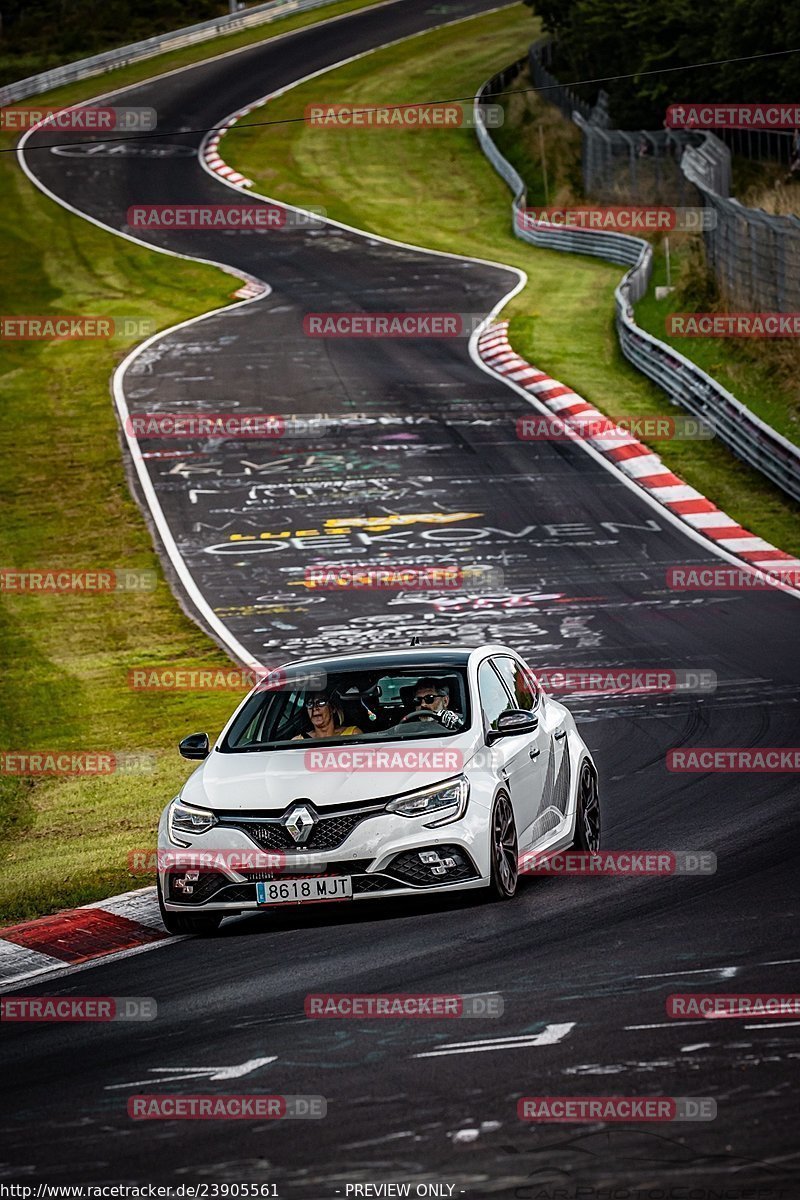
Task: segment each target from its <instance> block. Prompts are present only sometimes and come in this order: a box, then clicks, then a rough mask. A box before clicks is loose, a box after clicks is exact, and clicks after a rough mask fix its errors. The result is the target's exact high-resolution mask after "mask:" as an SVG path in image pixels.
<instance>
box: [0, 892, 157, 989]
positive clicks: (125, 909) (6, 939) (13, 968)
mask: <svg viewBox="0 0 800 1200" xmlns="http://www.w3.org/2000/svg"><path fill="white" fill-rule="evenodd" d="M169 936H170V935H169V934H168V933H167V932H166V930H165V929H164V926H163V925H162V924H161V915H160V913H159V910H158V899H157V897H156V889H155V888H154V887H147V888H140V889H138V890H137V891H135V892H123V893H122V895H120V896H110V897H109V899H108V900H100V901H98V902H97V903H96V904H88V905H86V906H85V907H83V908H71V909H67V910H66V911H64V912H59V913H54V914H53V915H52V916H50V917H39V918H38V919H37V920H35V921H25V922H23V923H22V924H21V925H11V926H7V927H6V928H5V929H0V987H2V986H3V985H4V984H9V983H13V982H17V981H18V980H22V979H30V980H31V981H33V979H35V978H36V977H37V976H46V975H47V974H48V973H49V972H51V971H53V970H55V969H57V968H63V967H70V966H76V965H78V964H81V963H86V962H89V961H91V960H92V959H95V958H105V957H106V956H107V955H109V954H117V953H119V952H120V951H126V950H127V951H130V950H134V949H137V948H138V947H140V946H148V945H151V944H152V943H154V942H161V941H164V939H165V938H168V937H169Z"/></svg>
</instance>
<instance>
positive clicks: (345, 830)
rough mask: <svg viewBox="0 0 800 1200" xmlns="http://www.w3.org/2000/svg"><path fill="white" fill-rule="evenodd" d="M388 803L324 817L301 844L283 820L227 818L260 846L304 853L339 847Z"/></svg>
mask: <svg viewBox="0 0 800 1200" xmlns="http://www.w3.org/2000/svg"><path fill="white" fill-rule="evenodd" d="M384 807H385V806H384V805H383V804H381V805H380V806H376V807H375V808H372V809H369V810H366V811H365V810H363V809H362V810H361V811H360V812H349V813H348V812H344V813H337V814H336V815H335V816H332V817H320V819H319V820H318V821H317V823H316V825H315V826H314V828H313V829H312V830H311V833H310V835H309V838H308V841H307V842H303V843H302V844H301V845H298V843H297V842H296V841H295V840H294V838H293V837H292V835H291V834H290V833H289V831H288V829H287V828H286V827H285V826H284V825H281V824H280V822H279V821H265V822H264V823H263V824H259V823H258V822H256V821H241V822H238V821H225V822H224V824H225V827H226V828H229V829H240V830H241V831H242V832H243V833H246V834H247V836H248V837H249V838H251V839H252V841H254V842H255V843H256V845H258V846H260V847H261V849H262V850H296V851H298V853H300V854H302V853H304V852H306V851H309V850H335V849H336V848H337V846H341V844H342V842H344V841H345V840H346V839H347V838H348V837H349V836H350V834H351V833H352V832H353V830H354V829H355V827H356V826H357V825H360V824H361V822H362V821H366V820H367V818H368V817H374V816H376V815H377V814H378V813H381V812H383V811H384Z"/></svg>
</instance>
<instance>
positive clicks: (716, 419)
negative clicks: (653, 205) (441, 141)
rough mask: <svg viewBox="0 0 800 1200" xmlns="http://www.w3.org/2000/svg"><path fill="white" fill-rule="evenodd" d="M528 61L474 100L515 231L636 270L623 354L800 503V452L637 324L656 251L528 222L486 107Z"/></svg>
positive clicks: (608, 236) (626, 291) (625, 314)
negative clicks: (507, 194) (486, 116)
mask: <svg viewBox="0 0 800 1200" xmlns="http://www.w3.org/2000/svg"><path fill="white" fill-rule="evenodd" d="M525 62H526V59H520V60H519V61H518V62H515V63H513V64H512V65H511V66H510V67H507V68H506V69H505V70H504V71H500V72H498V74H497V75H494V76H493V77H492V78H491V79H490V80H489V81H488V82H487V83H485V84H484V85H483V87H482V88H481V89H480V91H479V92H478V94H477V95H476V97H475V100H474V112H475V132H476V134H477V137H478V141H479V143H480V146H481V149H482V150H483V152H484V154H485V155H486V157H487V158H488V159H489V162H490V163H491V164H492V166H493V167H494V168H495V170H496V171H497V172H498V174H500V175H501V176H502V177H503V179H504V180H505V181H506V183H507V184H508V186H509V187H510V189H511V191H512V193H513V196H514V199H513V202H512V225H513V230H514V234H515V235H516V237H518V238H521V239H522V240H523V241H526V242H531V243H532V244H533V245H534V246H542V247H544V248H546V249H550V250H565V251H567V252H569V253H572V254H589V255H593V256H594V257H596V258H603V259H606V260H607V261H608V262H614V263H620V264H622V265H624V266H628V267H629V270H628V271H626V272H625V275H624V276H623V278H622V281H621V283H620V284H619V285H618V287H617V288H616V290H615V292H614V302H615V306H616V324H617V335H618V337H619V341H620V347H621V349H622V353H623V354H624V355H625V357H626V358H627V359H628V361H629V362H631V363H633V365H634V366H635V367H637V368H638V370H640V371H641V372H642V374H644V375H646V376H647V377H648V378H649V379H652V380H653V382H654V383H657V384H658V385H659V387H661V388H663V390H664V391H665V392H666V393H667V395H668V396H669V398H670V400H672V401H673V403H675V404H678V405H680V407H681V408H685V409H687V410H688V411H689V412H691V413H692V414H693V415H694V416H697V417H702V419H703V421H705V423H706V424H707V425H709V426H710V427H711V428H712V429H713V430H714V433H715V434H716V436H717V437H718V438H719V439H720V441H721V442H724V443H725V445H726V446H728V447H729V448H730V449H731V450H732V451H733V453H734V454H736V455H737V456H738V457H739V458H741V459H742V460H743V461H744V462H746V463H748V464H749V465H750V466H751V467H755V468H756V469H757V470H759V471H760V472H761V473H762V474H763V475H764V476H766V478H767V479H769V480H771V482H772V483H775V484H777V486H778V487H779V488H781V489H782V490H783V491H784V492H786V493H787V495H789V496H791V497H792V498H793V499H794V500H798V501H800V449H799V448H798V447H797V446H794V445H793V444H792V443H791V442H790V441H789V440H788V439H787V438H785V437H782V436H781V434H779V433H777V432H776V431H775V430H774V429H772V428H771V427H770V426H769V425H767V424H765V423H764V422H763V421H761V420H760V419H759V418H758V417H757V416H756V415H755V413H752V412H751V411H750V409H749V408H747V407H746V406H745V405H744V404H742V403H741V402H740V401H739V400H737V399H736V397H735V396H732V395H731V393H730V392H728V391H727V390H726V389H725V388H724V387H722V385H721V384H719V383H717V381H716V380H715V379H712V377H711V376H710V375H707V374H706V373H705V371H702V370H701V369H700V367H698V366H696V365H695V364H694V363H693V362H690V361H689V359H688V358H684V356H683V355H682V354H680V353H679V352H678V351H677V350H674V349H673V348H672V347H671V346H667V345H665V343H664V342H660V341H659V340H658V338H655V337H653V336H652V334H650V333H647V332H646V331H645V330H644V329H641V328H640V327H639V326H638V325H637V324H636V321H635V319H634V315H633V305H634V304H635V303H636V301H637V300H641V299H642V297H643V296H644V295H645V294H646V292H647V288H648V286H649V283H650V277H651V274H652V269H653V250H652V247H651V246H650V244H649V242H647V241H645V239H644V238H637V237H632V236H630V235H629V234H622V233H604V232H601V231H599V230H584V229H565V228H564V227H563V226H560V225H551V224H549V223H548V222H546V221H536V222H535V223H531V222H528V221H524V220H523V216H522V214H523V211H524V209H525V205H526V187H525V181H524V180H523V179H522V177H521V175H520V174H519V173H518V172H517V171H516V170H515V169H514V167H512V165H511V163H509V162H508V161H507V159H505V158H504V157H503V155H502V154H501V153H500V151H499V150H498V149H497V146H496V145H495V144H494V142H493V140H492V137H491V134H490V133H489V131H488V129H487V127H486V122H485V120H484V116H483V110H482V105H483V104H484V103H486V102H487V101H488V100H490V99H491V96H492V94H493V93H496V92H502V91H504V90H505V89H506V88H507V87H508V84H509V83H510V81H511V80H512V79H513V78H514V77H515V76H516V75H517V74H518V72H519V70H520V69H521V67H522V66H523V65H524V64H525Z"/></svg>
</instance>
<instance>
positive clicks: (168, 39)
mask: <svg viewBox="0 0 800 1200" xmlns="http://www.w3.org/2000/svg"><path fill="white" fill-rule="evenodd" d="M333 3H335V0H270V2H269V3H268V4H259V5H257V7H255V8H248V9H243V10H242V11H241V12H238V13H232V14H231V15H230V16H225V17H217V18H216V19H214V20H212V21H201V22H200V23H199V24H197V25H187V26H186V27H185V28H184V29H176V30H174V31H173V32H172V33H161V34H157V35H156V36H155V37H150V38H145V39H144V40H143V41H141V42H132V43H131V44H130V45H129V46H118V47H117V48H116V49H114V50H106V51H104V52H103V53H102V54H94V55H92V57H91V58H81V59H78V61H77V62H71V63H64V64H63V65H62V66H60V67H53V69H52V70H50V71H42V72H41V74H39V75H29V76H28V78H27V79H19V80H17V81H16V82H14V83H7V84H5V86H4V87H0V106H2V105H4V104H13V103H14V102H15V101H17V100H23V99H24V98H25V97H26V96H36V95H38V94H39V93H40V92H49V91H50V90H51V89H52V88H56V87H61V85H62V84H64V83H74V82H75V80H76V79H89V78H90V77H91V76H92V75H102V74H103V73H104V72H106V71H114V70H116V69H118V68H119V67H127V66H128V64H129V63H133V62H139V61H140V59H143V58H151V57H152V56H153V55H154V54H163V53H164V52H165V51H166V50H180V49H181V48H182V47H183V46H191V45H193V44H194V43H195V42H204V41H207V40H208V39H209V38H214V37H219V36H220V34H223V33H236V32H238V31H239V30H240V29H250V28H251V27H253V26H256V25H263V24H266V23H267V22H268V21H274V20H276V19H277V18H278V17H285V16H288V15H289V14H291V13H300V12H307V11H308V10H309V9H311V8H324V7H325V5H327V4H333Z"/></svg>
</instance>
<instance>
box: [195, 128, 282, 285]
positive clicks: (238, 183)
mask: <svg viewBox="0 0 800 1200" xmlns="http://www.w3.org/2000/svg"><path fill="white" fill-rule="evenodd" d="M258 107H260V106H259V105H258V104H250V105H248V107H247V108H242V109H239V111H238V112H236V113H234V114H233V116H232V117H228V118H227V120H225V121H224V122H223V124H222V125H220V126H219V127H218V128H217V129H213V130H212V131H211V133H210V134H208V136H207V137H206V138H205V140H204V142H203V144H202V145H201V147H200V157H201V158H202V160H203V162H204V164H205V165H206V167H207V168H208V170H209V171H211V172H212V174H214V175H219V176H220V178H221V179H224V180H225V182H226V183H229V184H231V185H232V186H233V187H238V188H248V187H252V186H253V181H252V179H248V178H247V176H246V175H242V174H241V172H240V171H234V169H233V167H229V166H228V164H227V163H226V162H225V160H224V159H223V158H222V157H221V155H220V152H219V144H220V142H221V141H222V139H223V137H224V136H225V134H226V133H227V132H228V130H229V129H230V128H231V126H233V125H235V124H236V122H237V121H241V119H242V117H246V116H247V114H248V113H251V112H252V111H253V109H254V108H258ZM269 290H270V289H269V287H268V286H267V284H265V283H262V282H261V281H260V280H258V279H251V280H250V281H248V282H247V283H245V284H244V286H243V287H240V288H238V290H237V291H235V292H233V293H232V295H233V296H234V297H235V299H237V300H255V298H256V297H257V296H263V295H264V293H265V292H268V291H269Z"/></svg>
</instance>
